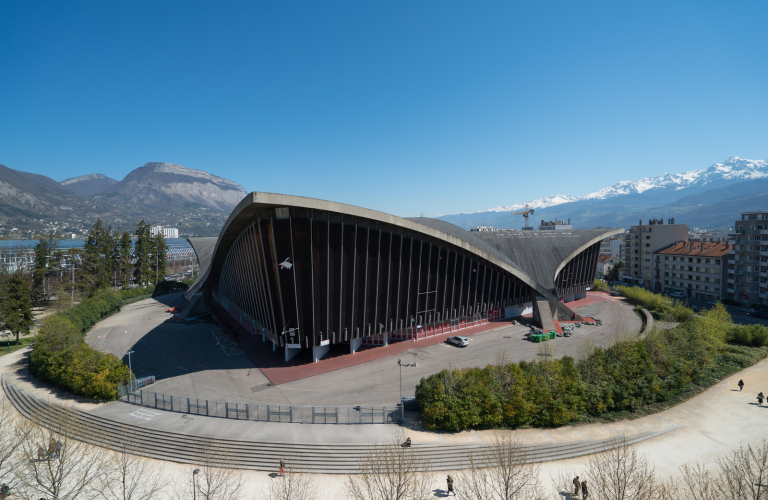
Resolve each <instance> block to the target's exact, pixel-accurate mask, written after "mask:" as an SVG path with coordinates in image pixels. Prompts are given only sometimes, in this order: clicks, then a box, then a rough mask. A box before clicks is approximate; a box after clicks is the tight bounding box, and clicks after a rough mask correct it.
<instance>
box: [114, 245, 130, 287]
mask: <svg viewBox="0 0 768 500" xmlns="http://www.w3.org/2000/svg"><path fill="white" fill-rule="evenodd" d="M116 253H117V269H118V273H119V275H120V281H121V282H122V283H123V288H127V286H128V284H129V283H130V282H131V271H132V269H131V267H132V266H131V233H129V232H128V231H125V232H124V233H123V234H122V236H120V240H119V241H118V243H117V252H116Z"/></svg>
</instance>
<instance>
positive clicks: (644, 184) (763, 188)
mask: <svg viewBox="0 0 768 500" xmlns="http://www.w3.org/2000/svg"><path fill="white" fill-rule="evenodd" d="M767 193H768V161H766V160H747V159H743V158H739V157H737V156H734V157H732V158H729V159H727V160H726V161H724V162H723V163H715V164H714V165H712V166H710V167H709V168H706V169H701V170H691V171H689V172H683V173H681V174H670V173H665V174H663V175H660V176H658V177H645V178H643V179H640V180H636V181H622V182H618V183H616V184H613V185H612V186H608V187H605V188H603V189H600V190H599V191H595V192H593V193H590V194H587V195H586V196H573V195H562V194H558V195H552V196H547V197H544V198H539V199H536V200H532V201H529V202H527V205H528V207H529V208H533V209H534V215H533V217H532V219H533V220H532V221H531V223H530V224H531V225H532V226H534V227H535V226H538V221H540V220H542V219H543V220H553V219H555V218H559V219H567V218H570V219H571V222H572V224H573V226H574V228H590V227H596V226H608V227H629V226H630V225H633V224H637V223H638V221H639V220H640V219H648V218H662V219H668V218H675V219H676V222H678V223H681V222H682V223H686V224H688V227H689V228H693V227H699V228H702V229H703V228H710V229H715V228H728V227H731V226H733V223H734V221H735V220H736V219H737V218H738V217H739V212H741V211H748V210H766V209H768V203H767V202H768V194H767ZM525 205H526V203H516V204H513V205H507V206H496V207H492V208H489V209H487V210H483V211H481V212H473V213H461V214H448V215H443V216H440V217H438V218H440V219H442V220H445V221H448V222H452V223H454V224H456V225H458V226H461V227H464V228H465V229H470V228H473V227H476V226H478V225H492V226H494V227H499V228H519V227H522V225H523V222H524V221H523V218H522V216H520V215H511V213H513V212H517V211H520V210H521V209H524V207H525Z"/></svg>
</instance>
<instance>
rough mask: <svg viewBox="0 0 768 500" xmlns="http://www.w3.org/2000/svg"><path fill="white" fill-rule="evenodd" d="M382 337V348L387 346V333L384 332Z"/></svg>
mask: <svg viewBox="0 0 768 500" xmlns="http://www.w3.org/2000/svg"><path fill="white" fill-rule="evenodd" d="M382 335H383V340H384V347H386V346H388V345H389V332H384V333H383V334H382Z"/></svg>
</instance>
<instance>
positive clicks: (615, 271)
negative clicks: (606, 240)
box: [608, 260, 624, 281]
mask: <svg viewBox="0 0 768 500" xmlns="http://www.w3.org/2000/svg"><path fill="white" fill-rule="evenodd" d="M622 269H624V261H623V260H620V261H619V262H617V263H616V265H615V266H613V267H612V268H611V270H610V271H608V279H609V280H611V281H619V278H620V277H621V272H622Z"/></svg>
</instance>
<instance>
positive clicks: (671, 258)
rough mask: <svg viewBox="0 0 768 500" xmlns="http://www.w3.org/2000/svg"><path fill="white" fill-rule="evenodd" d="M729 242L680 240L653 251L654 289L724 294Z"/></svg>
mask: <svg viewBox="0 0 768 500" xmlns="http://www.w3.org/2000/svg"><path fill="white" fill-rule="evenodd" d="M732 248H733V247H732V246H731V245H729V244H728V243H716V242H691V241H678V242H677V243H675V244H673V245H670V246H669V247H667V248H664V249H662V250H659V251H657V252H654V256H653V266H654V267H653V273H654V276H653V283H654V286H653V289H654V290H655V291H657V292H662V291H663V292H665V293H671V292H682V293H684V294H685V296H686V297H691V298H695V299H703V300H719V299H722V298H725V290H724V283H725V280H726V277H725V276H726V274H725V270H726V265H725V262H727V261H726V260H725V259H726V257H727V256H728V252H730V251H731V249H732Z"/></svg>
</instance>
